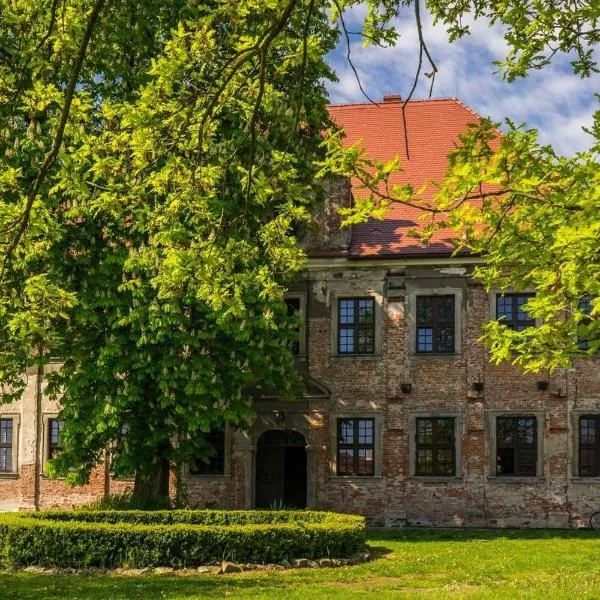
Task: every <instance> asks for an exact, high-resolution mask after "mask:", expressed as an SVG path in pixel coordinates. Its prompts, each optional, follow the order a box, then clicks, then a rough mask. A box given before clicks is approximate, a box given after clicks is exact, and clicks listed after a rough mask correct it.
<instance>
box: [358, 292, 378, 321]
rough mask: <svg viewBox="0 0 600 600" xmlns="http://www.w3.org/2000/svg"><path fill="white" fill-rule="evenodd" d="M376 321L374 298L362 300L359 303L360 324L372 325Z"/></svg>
mask: <svg viewBox="0 0 600 600" xmlns="http://www.w3.org/2000/svg"><path fill="white" fill-rule="evenodd" d="M374 319H375V304H374V300H373V299H372V298H361V299H360V300H359V301H358V322H359V324H360V325H364V324H366V325H370V324H372V323H373V321H374Z"/></svg>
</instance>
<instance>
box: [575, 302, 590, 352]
mask: <svg viewBox="0 0 600 600" xmlns="http://www.w3.org/2000/svg"><path fill="white" fill-rule="evenodd" d="M579 310H580V311H581V312H582V313H583V314H584V315H589V314H590V313H591V312H592V297H591V296H584V297H583V298H582V299H581V300H580V301H579ZM587 323H589V318H588V317H585V318H584V319H583V321H582V324H583V325H587ZM577 343H578V344H579V349H580V350H589V349H590V341H589V340H588V339H587V338H585V337H582V336H579V337H578V338H577Z"/></svg>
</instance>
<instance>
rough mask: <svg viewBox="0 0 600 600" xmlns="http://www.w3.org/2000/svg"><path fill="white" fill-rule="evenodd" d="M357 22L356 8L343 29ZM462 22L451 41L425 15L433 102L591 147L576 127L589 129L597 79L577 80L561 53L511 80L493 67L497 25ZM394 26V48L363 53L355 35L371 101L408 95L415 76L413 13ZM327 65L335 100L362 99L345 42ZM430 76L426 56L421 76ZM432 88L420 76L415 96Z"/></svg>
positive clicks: (568, 150)
mask: <svg viewBox="0 0 600 600" xmlns="http://www.w3.org/2000/svg"><path fill="white" fill-rule="evenodd" d="M362 18H364V14H363V13H362V12H360V11H357V10H355V11H352V12H351V13H349V14H347V15H346V23H347V25H348V28H349V29H350V30H358V29H359V27H360V22H361V20H362ZM467 24H468V25H469V26H470V29H471V35H470V36H468V37H466V38H464V39H462V40H458V41H456V42H454V43H453V44H450V43H449V42H448V35H447V34H446V32H445V30H444V28H443V27H442V26H441V25H436V26H434V25H433V24H432V20H431V18H430V17H429V15H426V16H424V19H423V31H424V37H425V40H426V42H427V45H428V48H429V50H430V52H431V54H432V56H433V58H434V60H435V62H436V66H437V67H438V73H437V76H436V80H435V87H434V91H433V97H438V98H439V97H458V98H460V99H461V100H462V101H463V102H464V103H465V104H467V105H469V106H470V107H471V108H472V109H473V110H475V111H476V112H477V113H479V114H481V115H485V116H491V117H492V118H493V119H495V120H498V121H502V120H504V119H505V118H510V119H512V120H513V121H516V122H522V121H523V122H526V124H527V125H528V126H530V127H535V128H537V129H538V130H539V132H540V140H541V141H542V142H543V143H551V144H552V145H553V146H554V147H555V148H556V150H557V151H558V152H561V153H564V154H573V153H574V152H576V151H578V150H584V149H586V148H588V147H589V146H590V144H591V138H590V136H589V135H587V134H586V133H585V132H583V131H582V129H581V126H582V125H589V124H591V121H592V113H593V111H594V110H595V109H596V107H597V101H596V99H595V97H594V92H596V91H597V90H598V88H599V87H600V86H599V83H600V77H598V76H596V77H593V78H590V79H585V80H582V79H580V78H579V77H578V76H576V75H574V74H573V73H572V69H571V66H570V64H569V59H568V57H564V56H563V57H560V58H558V59H557V60H555V61H554V62H553V63H552V64H551V65H550V66H547V67H545V68H544V69H543V70H541V71H534V72H532V73H530V75H529V76H528V77H527V78H526V79H522V80H517V81H515V82H513V83H508V82H506V81H503V80H502V79H501V77H500V75H499V74H497V73H496V70H497V67H496V66H495V65H494V64H493V61H494V60H500V59H502V58H504V56H506V53H507V48H508V47H507V44H506V42H505V40H504V37H503V29H502V28H501V27H500V26H499V25H495V26H494V27H491V28H490V27H489V26H488V24H487V22H485V21H473V20H471V21H468V22H467ZM395 25H396V28H397V30H398V32H399V34H400V38H399V41H398V44H397V45H396V46H395V47H393V48H380V47H378V46H370V47H367V48H363V47H362V44H361V40H360V38H359V37H358V36H353V38H352V45H351V56H352V61H353V63H354V65H355V67H356V69H357V71H358V73H359V77H360V79H361V83H362V85H363V87H364V88H365V90H366V91H367V93H368V94H369V95H370V96H371V97H373V98H375V99H381V97H382V96H383V95H384V94H389V93H400V94H402V95H403V96H406V95H408V93H409V91H410V88H411V86H412V82H413V79H414V76H415V72H416V68H417V50H418V39H417V32H416V28H415V26H414V18H413V16H412V14H411V13H410V12H408V11H404V12H403V13H402V14H401V16H400V17H399V18H398V19H397V21H396V23H395ZM330 60H331V63H332V65H333V66H334V68H335V70H336V72H337V73H338V76H339V78H340V81H339V83H337V84H332V85H330V86H329V91H330V95H331V98H332V101H333V102H336V103H345V102H362V101H365V99H364V96H363V95H362V93H361V91H360V89H359V86H358V84H357V82H356V78H355V76H354V73H353V72H352V70H351V68H350V67H349V65H348V63H347V61H346V42H345V39H343V38H342V40H341V43H340V47H339V48H338V49H337V50H336V51H335V52H334V53H332V55H331V56H330ZM428 71H430V67H429V65H428V64H427V62H426V60H425V59H424V61H423V72H428ZM429 83H430V81H429V80H428V79H426V78H424V77H421V79H420V81H419V83H418V86H417V89H416V92H415V95H414V98H425V97H427V95H428V93H429Z"/></svg>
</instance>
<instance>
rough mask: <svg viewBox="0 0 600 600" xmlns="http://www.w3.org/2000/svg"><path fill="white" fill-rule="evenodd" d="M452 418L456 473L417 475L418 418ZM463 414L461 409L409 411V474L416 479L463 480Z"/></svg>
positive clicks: (437, 480) (436, 480) (434, 480)
mask: <svg viewBox="0 0 600 600" xmlns="http://www.w3.org/2000/svg"><path fill="white" fill-rule="evenodd" d="M435 418H452V419H454V444H455V447H454V453H455V474H454V475H417V473H416V471H417V440H416V435H417V419H435ZM463 422H464V419H463V414H462V412H460V411H447V410H438V411H435V410H434V411H420V410H409V411H408V476H409V477H410V478H411V479H414V480H416V481H433V482H449V481H450V482H451V481H461V480H462V478H463V471H462V438H463Z"/></svg>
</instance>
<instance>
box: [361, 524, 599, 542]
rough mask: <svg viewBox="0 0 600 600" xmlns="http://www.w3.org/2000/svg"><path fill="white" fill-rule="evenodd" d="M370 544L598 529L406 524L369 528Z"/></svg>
mask: <svg viewBox="0 0 600 600" xmlns="http://www.w3.org/2000/svg"><path fill="white" fill-rule="evenodd" d="M367 537H368V540H369V542H370V543H372V542H379V541H385V540H393V541H398V542H418V543H422V542H452V541H455V542H467V541H470V540H490V541H492V540H552V539H562V540H569V539H577V540H585V539H596V540H600V531H594V530H591V529H469V528H460V529H459V528H456V529H454V528H443V529H442V528H433V527H431V528H430V527H407V528H405V529H404V528H403V529H383V528H372V529H369V531H368V533H367Z"/></svg>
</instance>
